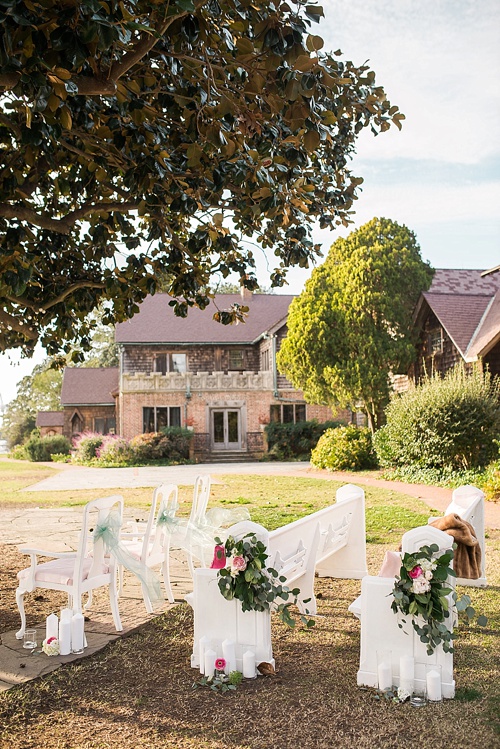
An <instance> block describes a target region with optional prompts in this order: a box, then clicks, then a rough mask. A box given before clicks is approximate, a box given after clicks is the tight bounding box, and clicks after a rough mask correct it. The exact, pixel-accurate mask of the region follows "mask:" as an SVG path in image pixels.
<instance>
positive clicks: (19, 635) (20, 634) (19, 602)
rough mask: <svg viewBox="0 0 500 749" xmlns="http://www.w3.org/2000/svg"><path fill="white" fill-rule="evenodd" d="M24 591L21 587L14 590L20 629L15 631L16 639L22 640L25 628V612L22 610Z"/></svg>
mask: <svg viewBox="0 0 500 749" xmlns="http://www.w3.org/2000/svg"><path fill="white" fill-rule="evenodd" d="M24 593H25V591H24V590H23V589H22V588H18V589H17V590H16V603H17V608H18V609H19V613H20V614H21V629H20V630H18V631H17V632H16V639H17V640H22V639H23V637H24V630H25V629H26V614H25V611H24Z"/></svg>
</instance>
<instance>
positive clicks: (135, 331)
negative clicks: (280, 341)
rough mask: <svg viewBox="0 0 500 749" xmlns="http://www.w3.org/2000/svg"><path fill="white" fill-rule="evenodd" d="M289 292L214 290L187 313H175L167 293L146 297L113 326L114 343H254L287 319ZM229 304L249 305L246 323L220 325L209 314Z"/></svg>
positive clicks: (291, 297) (290, 299)
mask: <svg viewBox="0 0 500 749" xmlns="http://www.w3.org/2000/svg"><path fill="white" fill-rule="evenodd" d="M293 298H294V297H293V296H292V295H291V294H253V295H252V297H251V299H242V297H241V295H240V294H217V295H216V296H215V299H214V300H213V301H212V302H211V303H210V305H209V306H208V307H207V308H206V309H205V310H200V309H198V308H197V307H192V308H191V309H190V310H189V312H188V316H187V317H185V318H183V317H176V316H175V314H174V311H173V309H172V307H169V304H168V303H169V302H170V301H171V299H172V297H170V296H169V295H168V294H155V296H149V297H146V299H145V300H144V301H143V302H142V304H141V305H140V307H139V312H138V313H137V314H136V315H134V317H133V318H132V319H131V320H127V321H126V322H122V323H119V324H118V325H117V326H116V334H115V336H116V342H117V343H131V344H138V343H146V344H147V343H151V344H167V345H168V344H174V345H178V346H181V345H185V344H200V345H201V344H214V343H219V344H230V345H231V344H249V343H255V342H256V341H258V340H259V338H261V337H262V335H263V334H264V333H266V332H268V331H269V330H270V329H271V328H273V326H275V325H276V324H277V323H279V322H281V321H283V324H284V322H285V321H286V317H287V314H288V307H289V306H290V303H291V301H292V299H293ZM232 304H241V305H245V306H248V307H249V313H248V316H247V318H246V322H245V323H240V324H238V325H221V324H220V323H218V322H215V321H214V320H213V319H212V318H213V315H214V313H215V312H216V311H217V309H227V308H228V307H229V306H231V305H232Z"/></svg>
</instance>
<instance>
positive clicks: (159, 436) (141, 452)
mask: <svg viewBox="0 0 500 749" xmlns="http://www.w3.org/2000/svg"><path fill="white" fill-rule="evenodd" d="M192 438H193V432H191V431H190V430H189V429H183V428H182V427H165V429H162V431H161V432H148V433H147V434H138V435H137V436H136V437H133V438H132V439H131V440H130V443H129V446H130V450H131V454H132V460H133V461H134V462H135V463H148V462H151V461H157V460H162V461H168V462H169V463H185V462H186V460H189V444H190V442H191V440H192Z"/></svg>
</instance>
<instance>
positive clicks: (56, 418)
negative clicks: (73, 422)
mask: <svg viewBox="0 0 500 749" xmlns="http://www.w3.org/2000/svg"><path fill="white" fill-rule="evenodd" d="M36 426H37V427H38V429H39V430H40V437H53V436H54V435H55V434H62V433H63V427H64V412H63V411H39V412H38V413H37V415H36Z"/></svg>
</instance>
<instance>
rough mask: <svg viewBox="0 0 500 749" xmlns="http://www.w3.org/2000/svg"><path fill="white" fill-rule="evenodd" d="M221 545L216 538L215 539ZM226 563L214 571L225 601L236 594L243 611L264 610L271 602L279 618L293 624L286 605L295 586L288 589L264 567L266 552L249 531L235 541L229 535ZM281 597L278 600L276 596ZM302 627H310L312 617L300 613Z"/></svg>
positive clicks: (294, 595) (282, 579)
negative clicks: (216, 572)
mask: <svg viewBox="0 0 500 749" xmlns="http://www.w3.org/2000/svg"><path fill="white" fill-rule="evenodd" d="M215 543H216V544H217V545H221V544H222V541H221V540H220V538H216V539H215ZM224 550H225V555H226V566H225V567H222V568H221V569H219V571H218V585H219V590H220V592H221V593H222V595H223V596H224V598H225V599H226V600H228V601H231V600H232V599H233V598H237V599H238V600H239V601H241V608H242V610H243V611H268V610H269V608H270V607H271V605H273V607H274V608H275V610H276V611H277V612H278V614H279V616H280V619H281V620H282V621H283V622H284V623H285V624H287V625H288V626H289V627H294V626H295V619H294V618H293V616H292V614H291V612H290V606H291V605H292V604H296V603H297V597H298V595H299V594H300V590H299V588H293V589H290V588H288V587H287V586H286V585H284V584H283V583H285V582H286V578H285V577H280V576H279V575H278V573H277V572H276V570H274V569H273V568H272V567H266V559H267V558H268V554H267V552H266V547H265V545H264V544H263V543H262V541H258V540H257V537H256V536H255V535H254V534H253V533H248V534H247V535H246V536H243V538H241V539H240V540H239V541H235V539H234V538H233V537H232V536H229V537H228V539H227V541H226V543H225V544H224ZM278 599H281V602H280V603H277V600H278ZM300 619H301V621H302V623H303V624H304V625H305V626H306V627H313V626H314V621H313V620H312V619H307V617H305V616H304V615H302V614H301V615H300Z"/></svg>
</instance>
